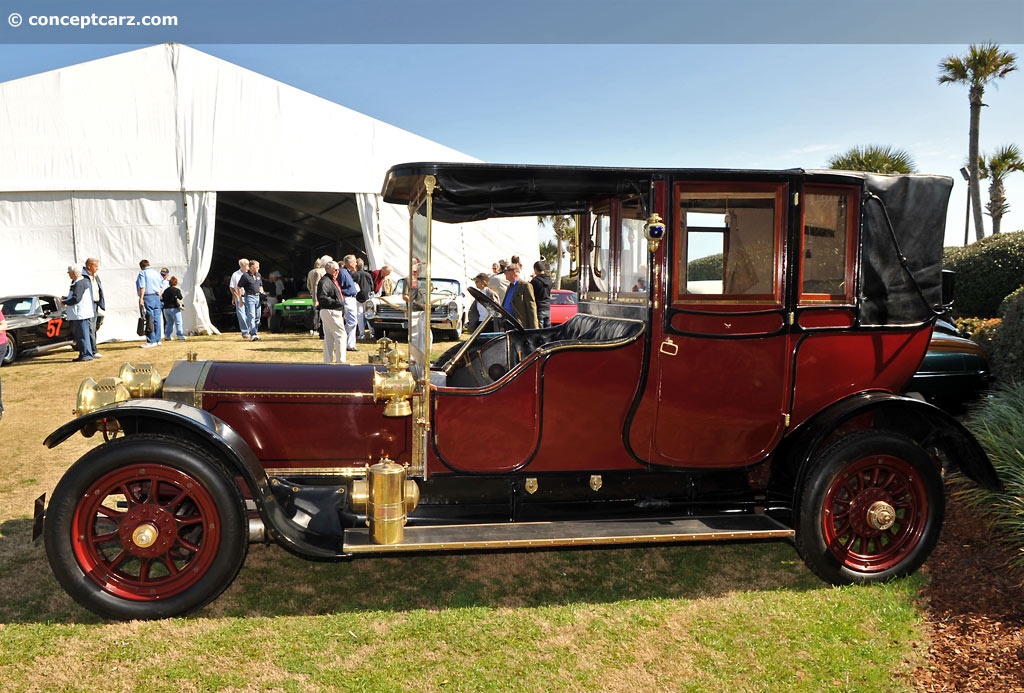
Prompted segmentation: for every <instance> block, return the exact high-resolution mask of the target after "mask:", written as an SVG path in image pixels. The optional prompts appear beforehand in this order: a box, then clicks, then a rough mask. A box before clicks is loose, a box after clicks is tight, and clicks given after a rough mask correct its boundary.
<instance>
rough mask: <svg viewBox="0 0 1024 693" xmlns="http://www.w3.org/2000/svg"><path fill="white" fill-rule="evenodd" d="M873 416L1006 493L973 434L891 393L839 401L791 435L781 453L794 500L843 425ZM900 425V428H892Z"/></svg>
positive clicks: (938, 411) (883, 426) (928, 406)
mask: <svg viewBox="0 0 1024 693" xmlns="http://www.w3.org/2000/svg"><path fill="white" fill-rule="evenodd" d="M866 414H870V415H871V416H872V417H873V421H872V425H873V427H874V428H878V429H891V430H894V431H897V432H899V433H903V434H905V435H910V437H911V438H913V439H914V440H915V442H917V443H918V444H921V445H923V446H925V447H934V448H938V449H939V450H940V451H941V452H942V453H943V454H942V459H943V461H944V462H947V461H948V462H949V463H950V464H951V465H952V466H954V467H956V468H957V469H959V470H960V471H961V472H962V473H963V474H964V475H965V476H966V477H967V478H969V479H970V480H971V481H973V482H975V483H976V484H978V485H979V486H983V487H984V488H987V489H989V490H991V491H1002V490H1003V484H1002V482H1001V481H1000V480H999V476H998V475H997V474H996V470H995V468H994V467H993V466H992V462H991V461H990V460H989V459H988V455H987V454H986V453H985V450H984V449H983V448H982V447H981V445H980V444H979V443H978V441H977V440H976V439H975V438H974V436H973V435H972V434H971V432H970V431H968V430H967V428H965V427H964V425H963V424H961V423H960V422H959V421H957V420H956V419H955V418H953V417H952V416H950V415H949V414H947V413H946V412H944V411H943V410H941V409H939V408H938V407H936V406H934V405H931V404H928V403H927V402H922V401H921V400H918V399H913V398H910V397H903V396H900V395H893V394H891V393H888V392H865V393H860V394H857V395H854V396H853V397H850V398H847V399H844V400H841V401H839V402H837V403H835V404H833V405H832V406H831V407H829V408H827V409H825V410H823V411H821V412H819V413H818V414H816V415H815V416H814V417H813V418H811V419H809V420H808V421H806V422H805V423H803V424H801V425H800V426H799V427H798V428H796V429H795V430H794V431H793V432H791V433H790V434H789V435H788V436H787V437H786V440H785V442H784V443H783V449H782V450H780V457H781V459H784V460H786V463H785V465H784V466H785V470H776V471H779V472H782V471H784V472H786V473H790V474H793V475H795V477H796V479H797V480H798V482H797V483H796V484H795V485H794V499H797V498H799V497H800V494H801V492H802V490H803V488H802V487H803V480H804V478H805V477H806V474H805V472H806V470H807V467H808V466H809V465H810V464H811V461H812V460H813V458H814V455H815V453H816V452H817V451H818V450H820V449H821V447H822V445H823V444H824V443H825V441H826V439H827V438H828V437H829V435H831V434H832V433H833V432H834V431H835V430H836V429H838V428H839V427H841V426H842V425H843V424H845V423H847V422H849V421H851V420H853V419H855V418H857V417H860V416H864V415H866ZM894 422H898V425H894Z"/></svg>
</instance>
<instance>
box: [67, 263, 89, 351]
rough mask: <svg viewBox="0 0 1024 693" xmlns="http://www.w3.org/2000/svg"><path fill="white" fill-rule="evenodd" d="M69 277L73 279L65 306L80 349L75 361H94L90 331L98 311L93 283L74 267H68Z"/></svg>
mask: <svg viewBox="0 0 1024 693" xmlns="http://www.w3.org/2000/svg"><path fill="white" fill-rule="evenodd" d="M68 277H69V278H70V279H71V288H70V289H69V290H68V295H67V297H65V299H64V305H65V306H66V308H67V313H66V314H67V320H68V322H70V323H71V333H72V334H73V335H74V336H75V345H76V346H77V347H78V358H76V359H73V360H74V361H92V359H93V356H94V355H95V353H96V349H95V348H94V347H93V343H92V335H91V333H90V329H89V328H90V327H91V324H90V323H91V321H92V316H93V313H94V311H95V310H96V307H95V303H94V302H93V297H92V282H91V281H89V279H88V277H83V276H82V272H81V271H80V270H79V269H78V268H77V267H75V266H74V265H71V266H70V267H68Z"/></svg>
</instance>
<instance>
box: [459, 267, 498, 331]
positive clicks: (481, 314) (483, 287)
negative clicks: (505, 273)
mask: <svg viewBox="0 0 1024 693" xmlns="http://www.w3.org/2000/svg"><path fill="white" fill-rule="evenodd" d="M490 279H491V275H489V274H487V273H486V272H481V273H480V274H478V275H476V276H475V277H473V283H474V284H476V288H477V290H479V291H480V293H483V294H486V295H487V296H489V297H490V299H491V300H492V301H494V302H495V303H497V304H498V305H499V306H500V305H501V299H500V298H498V294H496V293H494V289H492V288H491V287H489V286H487V282H488V281H490ZM486 318H487V309H486V308H484V306H483V305H482V304H481V303H480V301H479V300H477V299H473V305H471V306H470V307H469V318H468V319H467V321H466V328H467V329H468V330H469V331H470V332H472V331H473V330H475V329H476V328H477V326H479V325H480V323H481V322H483V321H484V319H486Z"/></svg>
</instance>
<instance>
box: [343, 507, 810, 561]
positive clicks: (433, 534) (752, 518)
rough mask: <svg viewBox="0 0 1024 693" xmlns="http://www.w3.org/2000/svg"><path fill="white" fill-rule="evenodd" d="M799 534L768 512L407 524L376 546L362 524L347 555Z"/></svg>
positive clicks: (348, 537) (347, 543) (350, 535)
mask: <svg viewBox="0 0 1024 693" xmlns="http://www.w3.org/2000/svg"><path fill="white" fill-rule="evenodd" d="M794 535H795V532H794V531H793V530H792V529H790V528H789V527H786V526H785V525H783V524H782V523H780V522H777V521H775V520H773V519H772V518H770V517H767V516H765V515H731V516H714V517H687V518H679V519H671V520H666V519H662V520H600V521H590V522H583V521H566V522H507V523H501V524H478V525H434V526H425V527H406V528H405V537H404V539H403V541H402V542H401V543H399V544H374V543H372V542H371V541H370V531H369V529H366V528H362V527H360V528H356V529H346V530H345V540H344V553H346V554H382V553H402V552H409V551H472V550H488V549H492V550H493V549H528V548H543V547H553V546H609V545H614V544H619V545H622V544H638V545H639V544H653V543H670V542H686V541H730V540H743V539H791V538H793V536H794Z"/></svg>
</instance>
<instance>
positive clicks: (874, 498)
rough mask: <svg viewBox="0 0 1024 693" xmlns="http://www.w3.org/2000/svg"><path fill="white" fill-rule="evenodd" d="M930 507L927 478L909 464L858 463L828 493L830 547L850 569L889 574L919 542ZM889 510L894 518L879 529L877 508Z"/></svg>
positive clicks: (889, 460) (889, 459) (895, 460)
mask: <svg viewBox="0 0 1024 693" xmlns="http://www.w3.org/2000/svg"><path fill="white" fill-rule="evenodd" d="M927 504H928V496H927V492H926V490H925V487H924V483H923V481H922V475H921V474H919V473H918V472H917V471H916V470H915V469H914V467H913V466H912V465H911V464H910V463H909V462H907V461H906V460H904V459H902V458H899V457H894V456H889V455H879V454H871V455H867V456H864V457H862V458H860V459H855V460H853V461H851V462H850V463H849V464H848V465H847V466H846V467H845V468H844V469H843V470H842V471H841V472H840V473H839V475H838V476H837V477H836V478H835V479H834V481H833V482H832V486H831V488H830V489H829V490H828V491H827V492H826V495H825V498H824V507H825V508H826V509H828V511H829V512H828V513H826V514H824V515H823V516H822V520H823V526H822V529H823V530H824V534H825V536H824V538H825V543H826V545H827V546H828V548H829V551H831V552H832V554H833V556H834V557H835V558H836V560H838V561H839V562H840V563H841V564H842V565H844V566H847V567H849V568H850V569H851V570H855V571H858V572H865V573H872V572H881V571H885V570H888V569H890V568H892V567H893V566H895V565H898V564H899V563H900V562H901V561H902V560H904V558H905V556H906V555H907V553H908V552H909V551H910V550H911V549H912V548H913V547H914V545H915V544H916V543H917V542H918V541H920V538H921V536H922V533H923V532H924V526H925V523H926V522H927V515H928V513H927ZM885 506H888V508H889V513H890V514H894V515H895V518H892V517H890V519H889V521H888V523H886V524H884V525H880V524H878V520H876V519H874V518H875V517H876V516H875V514H874V511H873V508H878V507H882V508H884V507H885ZM890 523H891V524H890Z"/></svg>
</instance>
